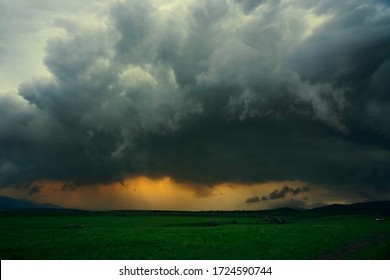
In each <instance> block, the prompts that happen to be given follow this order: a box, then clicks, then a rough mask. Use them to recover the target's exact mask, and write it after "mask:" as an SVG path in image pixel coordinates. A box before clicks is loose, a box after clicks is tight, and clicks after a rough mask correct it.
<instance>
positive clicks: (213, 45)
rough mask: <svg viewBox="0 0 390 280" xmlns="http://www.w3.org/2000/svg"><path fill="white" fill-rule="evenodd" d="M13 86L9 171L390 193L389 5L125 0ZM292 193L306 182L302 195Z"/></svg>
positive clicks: (3, 137)
mask: <svg viewBox="0 0 390 280" xmlns="http://www.w3.org/2000/svg"><path fill="white" fill-rule="evenodd" d="M56 23H57V24H58V25H60V26H62V27H64V28H65V29H66V32H67V35H66V36H63V37H57V38H53V39H52V40H50V41H49V42H48V44H47V49H46V58H45V64H46V66H47V68H48V70H49V71H50V73H51V74H52V76H53V77H52V78H35V79H33V80H31V81H29V82H26V83H24V84H22V85H21V86H20V88H19V92H18V95H17V96H13V95H4V96H3V97H0V98H1V99H0V109H1V110H0V131H1V134H0V144H1V145H0V178H1V179H0V182H1V185H3V186H5V185H7V184H11V183H22V182H25V181H32V180H36V179H42V178H45V179H58V180H64V181H67V182H72V183H73V184H75V185H78V184H85V183H97V182H102V183H104V182H111V181H121V180H122V179H123V178H124V177H126V176H129V175H130V176H131V175H147V176H152V177H158V176H166V175H168V176H171V177H173V178H175V179H177V180H180V181H184V182H194V183H201V184H206V185H208V184H214V183H218V182H265V181H270V180H273V181H274V180H302V181H306V182H308V183H315V184H319V185H322V186H329V187H332V188H333V190H334V191H338V190H341V189H343V190H350V191H353V192H361V191H362V190H364V189H366V188H371V189H373V190H375V191H374V193H376V194H377V195H381V194H387V195H388V194H389V185H388V182H389V180H390V177H389V176H390V175H389V174H390V172H389V171H390V144H389V143H390V141H389V140H390V139H389V138H390V122H389V119H390V110H389V109H388V108H390V106H389V105H390V104H388V103H389V102H390V98H389V96H388V92H389V81H388V78H387V77H388V74H389V71H390V66H389V65H390V62H389V61H390V51H389V50H390V47H389V42H390V32H389V31H390V8H389V5H388V2H386V1H379V0H378V1H371V2H370V3H366V2H365V1H360V0H355V1H331V0H327V1H321V2H318V3H317V2H313V1H305V0H301V1H298V0H290V1H249V0H248V1H233V2H230V1H223V0H220V1H193V2H191V1H188V2H186V3H182V1H180V3H176V4H174V3H168V2H166V1H164V2H153V1H124V2H119V3H115V4H112V5H111V8H110V9H109V11H108V14H107V19H106V22H105V24H104V25H103V26H99V27H96V26H93V27H90V26H88V25H87V26H82V25H80V26H79V25H77V24H72V22H71V21H69V20H67V19H59V20H57V21H56ZM288 193H289V194H294V193H293V192H288Z"/></svg>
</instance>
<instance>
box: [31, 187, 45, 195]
mask: <svg viewBox="0 0 390 280" xmlns="http://www.w3.org/2000/svg"><path fill="white" fill-rule="evenodd" d="M42 188H43V187H42V186H37V185H34V186H32V188H31V189H30V191H29V192H28V194H29V195H33V194H37V193H40V192H41V190H42Z"/></svg>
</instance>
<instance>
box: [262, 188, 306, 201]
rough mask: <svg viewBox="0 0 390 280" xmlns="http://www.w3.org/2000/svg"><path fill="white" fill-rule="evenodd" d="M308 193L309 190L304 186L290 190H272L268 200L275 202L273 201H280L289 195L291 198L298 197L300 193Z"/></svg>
mask: <svg viewBox="0 0 390 280" xmlns="http://www.w3.org/2000/svg"><path fill="white" fill-rule="evenodd" d="M308 191H310V188H309V187H307V186H305V187H302V188H290V187H289V186H284V187H283V188H282V189H280V190H274V191H272V192H271V193H270V194H269V195H268V198H269V199H270V200H275V199H281V198H285V197H286V195H288V194H291V195H292V196H295V195H298V194H300V193H302V192H308Z"/></svg>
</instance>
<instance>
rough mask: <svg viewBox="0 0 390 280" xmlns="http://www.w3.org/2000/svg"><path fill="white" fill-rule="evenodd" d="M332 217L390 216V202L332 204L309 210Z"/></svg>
mask: <svg viewBox="0 0 390 280" xmlns="http://www.w3.org/2000/svg"><path fill="white" fill-rule="evenodd" d="M308 211H310V212H317V213H325V214H330V215H351V214H353V215H364V214H366V215H367V214H370V215H383V216H390V201H374V202H362V203H355V204H332V205H327V206H322V207H318V208H314V209H311V210H308Z"/></svg>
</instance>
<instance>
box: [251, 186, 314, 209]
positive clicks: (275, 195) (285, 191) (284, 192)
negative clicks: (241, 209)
mask: <svg viewBox="0 0 390 280" xmlns="http://www.w3.org/2000/svg"><path fill="white" fill-rule="evenodd" d="M309 191H310V188H309V187H307V186H304V187H302V188H290V187H289V186H284V187H283V188H281V189H280V190H274V191H272V192H271V193H269V194H268V195H267V196H262V197H261V199H260V198H259V197H258V196H253V197H248V198H247V199H246V200H245V203H247V204H252V203H259V202H260V201H269V200H277V199H282V198H283V199H284V198H286V196H288V195H291V196H296V195H298V194H300V193H303V192H309ZM291 201H294V202H296V201H298V200H295V199H291V200H290V201H289V203H290V202H291ZM289 205H290V204H289Z"/></svg>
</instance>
